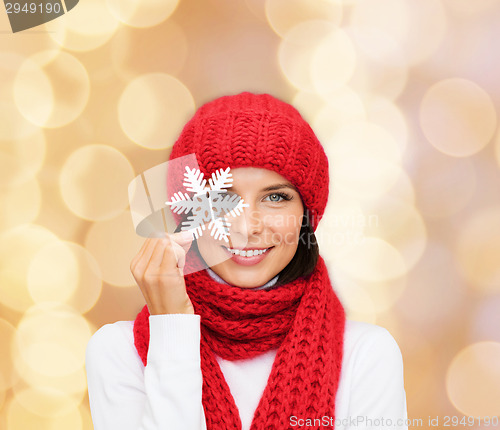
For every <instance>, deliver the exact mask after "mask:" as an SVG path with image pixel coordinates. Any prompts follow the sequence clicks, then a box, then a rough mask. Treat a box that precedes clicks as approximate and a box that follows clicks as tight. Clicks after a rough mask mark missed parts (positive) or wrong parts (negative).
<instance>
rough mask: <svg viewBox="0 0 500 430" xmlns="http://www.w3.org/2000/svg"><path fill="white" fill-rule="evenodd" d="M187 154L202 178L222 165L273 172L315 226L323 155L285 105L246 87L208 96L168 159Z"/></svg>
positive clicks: (322, 194) (322, 195)
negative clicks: (291, 190) (233, 92)
mask: <svg viewBox="0 0 500 430" xmlns="http://www.w3.org/2000/svg"><path fill="white" fill-rule="evenodd" d="M191 153H195V154H196V158H197V161H198V164H199V168H200V170H201V172H202V173H203V174H204V177H205V178H208V177H210V175H211V174H212V173H213V172H214V171H216V170H218V169H219V168H223V169H226V168H227V167H230V168H232V169H233V168H234V169H235V168H238V167H261V168H265V169H269V170H273V171H275V172H277V173H279V174H280V175H282V176H283V177H285V178H286V179H288V180H289V181H290V182H291V183H292V184H293V185H294V186H295V187H297V189H298V190H299V193H300V195H301V197H302V201H303V203H304V205H305V206H306V208H307V209H308V211H309V213H308V214H307V215H308V217H309V220H310V224H311V226H312V228H313V230H316V227H317V226H318V223H319V221H320V220H321V218H322V216H323V213H324V211H325V206H326V203H327V201H328V187H329V172H328V159H327V157H326V154H325V151H324V150H323V147H322V146H321V144H320V142H319V140H318V138H317V137H316V135H315V134H314V132H313V130H312V129H311V127H310V126H309V124H308V123H307V122H306V121H305V120H304V118H302V116H301V115H300V113H299V112H298V111H297V109H295V108H294V107H293V106H291V105H290V104H288V103H285V102H283V101H281V100H278V99H276V98H275V97H273V96H271V95H269V94H252V93H250V92H243V93H240V94H237V95H229V96H223V97H220V98H217V99H215V100H212V101H210V102H208V103H206V104H204V105H203V106H201V107H200V108H199V109H198V110H197V111H196V113H195V114H194V116H193V117H192V118H191V120H190V121H189V122H188V123H187V124H186V125H185V126H184V128H183V130H182V132H181V134H180V136H179V138H178V139H177V141H176V142H175V144H174V146H173V148H172V152H171V154H170V160H173V159H175V158H178V157H181V156H184V155H188V154H191ZM181 183H182V181H181ZM172 189H173V190H177V189H178V188H176V187H173V188H172Z"/></svg>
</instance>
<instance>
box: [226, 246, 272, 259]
mask: <svg viewBox="0 0 500 430" xmlns="http://www.w3.org/2000/svg"><path fill="white" fill-rule="evenodd" d="M226 249H227V250H228V251H229V252H231V254H234V255H240V256H242V257H253V256H254V255H261V254H264V252H266V251H267V250H268V249H269V248H267V249H259V250H257V249H254V250H250V251H244V250H239V249H229V248H226Z"/></svg>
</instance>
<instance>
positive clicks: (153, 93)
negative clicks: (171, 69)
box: [118, 73, 195, 149]
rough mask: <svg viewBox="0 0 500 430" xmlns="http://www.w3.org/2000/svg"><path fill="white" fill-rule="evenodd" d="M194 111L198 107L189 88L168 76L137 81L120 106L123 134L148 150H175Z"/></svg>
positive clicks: (140, 78)
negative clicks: (179, 136) (176, 142)
mask: <svg viewBox="0 0 500 430" xmlns="http://www.w3.org/2000/svg"><path fill="white" fill-rule="evenodd" d="M194 110H195V103H194V100H193V97H192V95H191V93H190V92H189V90H188V89H187V87H186V86H185V85H184V84H183V83H182V82H181V81H179V80H178V79H177V78H174V77H173V76H170V75H167V74H165V73H148V74H145V75H141V76H139V77H137V78H135V79H134V80H132V81H131V82H129V84H128V85H127V87H126V88H125V90H124V91H123V93H122V95H121V97H120V101H119V102H118V118H119V120H120V125H121V127H122V129H123V131H124V132H125V134H126V135H127V136H128V137H129V138H130V139H131V140H132V141H134V142H135V143H137V144H138V145H140V146H143V147H145V148H148V149H165V148H169V147H171V146H172V145H173V144H174V141H175V139H176V138H177V136H178V135H179V134H180V132H181V130H182V127H183V126H184V124H185V123H186V122H187V121H188V120H189V118H190V117H191V116H192V114H193V113H194Z"/></svg>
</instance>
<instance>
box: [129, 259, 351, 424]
mask: <svg viewBox="0 0 500 430" xmlns="http://www.w3.org/2000/svg"><path fill="white" fill-rule="evenodd" d="M190 252H191V250H190ZM185 281H186V289H187V292H188V295H189V297H190V299H191V301H192V303H193V307H194V310H195V313H196V314H199V315H201V345H200V348H201V350H200V351H201V370H202V374H203V395H202V401H203V407H204V410H205V417H206V422H207V429H208V430H239V429H241V421H240V417H239V413H238V409H237V407H236V404H235V402H234V399H233V397H232V395H231V392H230V390H229V387H228V385H227V383H226V380H225V379H224V375H223V373H222V371H221V369H220V367H219V364H218V362H217V361H216V358H215V355H214V353H216V354H218V355H219V356H220V357H222V358H224V359H227V360H237V359H242V358H251V357H255V356H257V355H259V354H261V353H263V352H265V351H268V350H270V349H273V348H278V350H277V354H276V358H275V360H274V363H273V366H272V369H271V373H270V375H269V378H268V381H267V386H266V388H265V390H264V393H263V395H262V397H261V399H260V402H259V404H258V406H257V409H256V411H255V413H254V416H253V421H252V425H251V430H264V429H266V430H271V429H272V430H284V429H289V428H294V427H291V421H290V417H291V416H295V417H297V419H300V418H304V419H307V418H311V419H312V418H317V419H319V420H321V419H322V417H324V416H328V417H329V418H328V421H331V422H332V423H333V422H334V416H335V396H336V392H337V387H338V382H339V377H340V370H341V364H342V355H343V341H344V326H345V313H344V308H343V307H342V304H341V303H340V301H339V299H338V297H337V295H336V294H335V292H334V290H333V288H332V285H331V283H330V278H329V276H328V272H327V268H326V265H325V263H324V261H323V258H321V257H319V260H318V263H317V265H316V268H315V270H314V272H313V273H312V274H311V275H310V276H309V277H308V278H298V279H296V280H295V281H293V282H290V283H289V284H285V285H280V286H275V287H273V288H271V289H269V290H266V289H262V290H252V289H243V288H239V287H235V286H231V285H227V284H222V283H220V282H217V281H215V280H214V279H212V277H211V276H210V275H209V274H208V273H207V271H206V270H201V271H199V272H196V273H191V274H188V275H186V276H185ZM148 317H149V312H148V308H147V306H144V308H143V309H142V310H141V312H139V314H138V315H137V318H136V320H135V323H134V338H135V346H136V349H137V351H138V353H139V355H140V357H141V359H142V362H143V363H144V365H146V364H147V352H148V345H149V319H148ZM321 424H324V422H322V423H321ZM295 428H296V427H295ZM308 428H310V429H319V428H321V429H326V428H329V429H330V428H334V426H333V425H331V426H325V425H321V426H320V425H318V426H316V427H308Z"/></svg>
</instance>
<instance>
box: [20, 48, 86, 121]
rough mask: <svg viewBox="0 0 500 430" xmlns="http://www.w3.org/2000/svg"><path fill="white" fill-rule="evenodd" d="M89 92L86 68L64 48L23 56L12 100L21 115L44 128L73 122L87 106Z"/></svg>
mask: <svg viewBox="0 0 500 430" xmlns="http://www.w3.org/2000/svg"><path fill="white" fill-rule="evenodd" d="M89 94H90V81H89V76H88V73H87V70H86V69H85V67H84V66H83V64H82V63H81V62H80V61H79V60H78V59H76V58H75V57H74V56H73V55H71V54H69V53H67V52H64V51H57V50H46V51H42V52H38V53H36V54H34V55H32V56H31V57H29V58H27V59H26V60H25V61H24V62H23V64H22V65H21V67H20V68H19V71H18V73H17V76H16V79H15V82H14V99H15V103H16V106H17V108H18V109H19V111H20V112H21V114H22V115H23V116H24V117H25V118H26V119H27V120H28V121H30V122H32V123H33V124H35V125H38V126H40V127H46V128H57V127H62V126H64V125H66V124H68V123H70V122H72V121H74V120H75V119H76V118H77V117H78V116H79V115H80V114H81V113H82V111H83V109H84V108H85V106H86V105H87V102H88V99H89Z"/></svg>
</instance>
